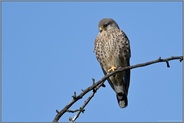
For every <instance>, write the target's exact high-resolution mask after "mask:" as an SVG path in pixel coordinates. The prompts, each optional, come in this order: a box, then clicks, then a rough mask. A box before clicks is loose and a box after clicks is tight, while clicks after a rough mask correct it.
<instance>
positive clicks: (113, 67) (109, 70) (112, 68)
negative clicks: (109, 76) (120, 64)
mask: <svg viewBox="0 0 184 123" xmlns="http://www.w3.org/2000/svg"><path fill="white" fill-rule="evenodd" d="M115 69H116V67H115V66H112V67H111V68H110V69H108V72H112V71H114V70H115Z"/></svg>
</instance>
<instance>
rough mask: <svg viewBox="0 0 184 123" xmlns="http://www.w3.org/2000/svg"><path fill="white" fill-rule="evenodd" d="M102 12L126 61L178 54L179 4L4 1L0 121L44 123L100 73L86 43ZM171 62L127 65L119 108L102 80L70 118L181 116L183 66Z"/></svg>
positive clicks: (89, 42)
mask: <svg viewBox="0 0 184 123" xmlns="http://www.w3.org/2000/svg"><path fill="white" fill-rule="evenodd" d="M104 17H110V18H113V19H114V20H115V21H116V22H117V23H118V24H119V26H120V28H121V29H122V30H123V31H124V32H125V33H126V34H127V35H128V37H129V39H130V44H131V52H132V56H131V65H135V64H138V63H143V62H147V61H151V60H155V59H157V58H159V57H162V58H166V57H170V56H179V55H182V3H181V2H147V3H146V2H108V3H105V2H94V3H91V2H87V3H83V2H68V3H67V2H53V3H52V2H3V3H2V36H3V37H2V121H4V122H25V121H30V122H46V121H47V122H50V121H52V120H53V118H54V117H55V115H56V112H55V110H56V109H58V110H61V109H62V108H63V107H64V106H65V105H66V104H68V103H69V102H70V101H71V100H72V98H71V96H72V95H73V92H74V91H76V92H77V94H79V93H80V92H81V89H85V88H87V87H88V86H90V85H91V84H92V80H91V78H95V79H96V80H99V79H100V78H102V77H103V73H102V70H101V68H100V65H99V63H98V62H97V60H96V57H95V54H94V53H93V48H94V40H95V38H96V36H97V34H98V27H97V25H98V22H99V21H100V19H102V18H104ZM170 66H171V67H170V68H167V67H166V64H165V63H159V64H154V65H151V66H147V67H143V68H138V69H133V70H132V71H131V83H130V88H129V95H128V99H129V105H128V107H127V108H124V109H121V108H119V106H118V104H117V100H116V96H115V93H114V92H113V90H112V89H111V88H110V86H109V85H108V83H107V82H106V83H105V84H106V88H101V89H100V90H99V91H98V92H97V94H96V95H95V97H94V98H93V99H92V100H91V102H90V103H89V104H88V105H87V107H86V109H85V110H86V111H85V113H83V114H81V115H80V117H79V118H78V119H77V122H80V121H90V122H95V121H109V122H112V121H115V122H120V121H121V122H127V121H131V122H136V121H138V122H143V121H145V122H147V121H152V122H158V121H181V120H182V63H180V62H178V61H171V62H170ZM87 96H89V94H88V95H87ZM87 96H85V97H84V98H83V99H82V100H80V101H79V102H78V103H76V105H74V106H72V108H71V109H73V110H74V109H77V108H79V107H80V106H81V105H82V104H83V101H84V100H85V99H86V98H87ZM74 115H75V114H70V113H66V114H65V115H63V117H62V118H61V119H60V121H68V118H69V117H73V116H74Z"/></svg>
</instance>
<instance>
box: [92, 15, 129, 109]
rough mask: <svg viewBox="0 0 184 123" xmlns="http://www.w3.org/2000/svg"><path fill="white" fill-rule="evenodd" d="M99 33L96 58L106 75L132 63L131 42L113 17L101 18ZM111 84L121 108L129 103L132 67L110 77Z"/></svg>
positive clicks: (96, 43)
mask: <svg viewBox="0 0 184 123" xmlns="http://www.w3.org/2000/svg"><path fill="white" fill-rule="evenodd" d="M98 27H99V33H98V35H97V37H96V39H95V48H94V51H95V53H96V58H97V60H98V62H99V63H100V65H101V68H102V70H103V72H104V74H105V75H106V74H107V73H109V72H112V71H114V70H116V69H118V68H120V67H121V68H123V67H126V66H129V65H130V55H131V52H130V43H129V40H128V37H127V36H126V34H125V33H124V32H123V31H121V30H120V28H119V26H118V24H117V23H116V22H115V21H114V20H113V19H111V18H103V19H102V20H100V22H99V24H98ZM107 80H108V82H109V84H110V85H111V87H112V89H113V90H114V91H115V93H116V97H117V101H118V104H119V106H120V107H121V108H124V107H126V106H127V105H128V99H127V95H128V88H129V84H130V69H128V70H124V71H123V72H119V73H117V74H115V75H114V76H111V77H109V78H108V79H107Z"/></svg>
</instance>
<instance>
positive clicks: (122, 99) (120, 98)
mask: <svg viewBox="0 0 184 123" xmlns="http://www.w3.org/2000/svg"><path fill="white" fill-rule="evenodd" d="M116 97H117V100H118V104H119V107H120V108H125V107H126V106H127V105H128V99H127V95H125V94H123V93H117V94H116Z"/></svg>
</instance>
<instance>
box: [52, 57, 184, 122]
mask: <svg viewBox="0 0 184 123" xmlns="http://www.w3.org/2000/svg"><path fill="white" fill-rule="evenodd" d="M171 60H180V62H181V61H182V60H183V56H172V57H169V58H166V59H161V57H159V58H158V59H157V60H153V61H150V62H146V63H141V64H136V65H132V66H128V67H124V68H119V69H117V70H115V71H113V72H111V73H107V74H106V75H105V76H104V77H103V78H101V79H100V80H99V81H97V82H96V83H95V82H94V83H93V85H91V86H89V87H88V88H86V89H85V90H83V91H82V92H81V93H80V94H79V95H78V96H77V95H76V93H74V96H72V97H73V100H72V101H71V102H70V103H69V104H67V105H66V106H65V107H64V108H63V109H62V110H61V111H58V110H56V112H57V115H56V116H55V118H54V120H53V121H52V122H58V120H59V119H60V117H61V116H62V115H63V114H64V113H66V112H67V111H68V109H69V108H70V107H71V106H72V105H73V104H74V103H75V102H77V101H78V100H79V99H81V98H82V97H83V96H84V95H85V94H87V93H88V92H89V91H91V90H93V93H94V90H95V91H97V90H98V89H99V88H100V87H101V86H102V85H103V84H104V82H105V80H106V79H107V78H109V77H110V76H112V75H114V74H116V73H118V72H121V71H124V70H127V69H134V68H138V67H144V66H148V65H151V64H155V63H159V62H166V64H167V67H168V65H169V61H171ZM99 85H101V86H99ZM97 87H99V88H97ZM95 88H96V89H95ZM93 93H92V95H93ZM92 95H91V96H90V97H91V98H92V97H93V96H94V95H93V96H92ZM90 97H89V98H90ZM89 98H88V99H89ZM91 98H90V99H89V101H90V100H91ZM88 99H87V100H88ZM87 104H88V103H84V105H85V106H86V105H87ZM84 105H83V106H84ZM85 106H84V107H85ZM79 115H80V113H79ZM76 117H78V116H77V115H76ZM76 119H77V118H75V120H76Z"/></svg>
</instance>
